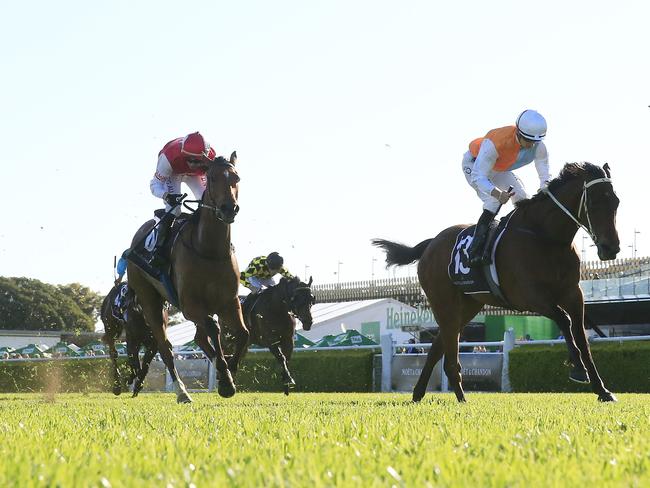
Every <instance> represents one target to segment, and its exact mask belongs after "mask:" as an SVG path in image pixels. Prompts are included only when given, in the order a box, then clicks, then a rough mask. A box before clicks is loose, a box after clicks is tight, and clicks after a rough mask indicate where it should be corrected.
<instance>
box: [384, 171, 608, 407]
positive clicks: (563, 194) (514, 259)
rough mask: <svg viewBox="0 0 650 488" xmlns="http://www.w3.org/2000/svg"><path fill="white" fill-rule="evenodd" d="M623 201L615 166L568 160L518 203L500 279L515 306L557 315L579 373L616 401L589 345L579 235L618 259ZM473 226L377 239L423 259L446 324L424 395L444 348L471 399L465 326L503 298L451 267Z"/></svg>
mask: <svg viewBox="0 0 650 488" xmlns="http://www.w3.org/2000/svg"><path fill="white" fill-rule="evenodd" d="M618 204H619V199H618V197H617V196H616V194H615V193H614V188H613V186H612V182H611V179H610V173H609V167H608V166H607V165H605V166H604V167H603V168H601V167H599V166H595V165H593V164H590V163H569V164H566V165H565V166H564V168H563V169H562V172H561V173H560V175H559V176H558V177H557V178H555V179H554V180H553V181H551V182H550V184H549V185H548V187H547V188H546V189H545V190H544V191H541V192H539V193H538V194H536V195H535V196H534V197H532V198H530V199H528V200H522V201H520V202H518V203H517V205H516V209H515V210H514V213H513V214H512V216H511V218H510V221H509V224H508V229H507V231H506V232H505V233H504V234H503V236H502V238H501V241H500V243H499V245H498V247H497V249H496V265H497V271H498V276H499V282H500V285H501V290H502V292H503V294H504V296H505V298H506V299H507V301H508V302H509V303H510V306H511V307H512V308H513V309H514V310H521V311H524V310H526V311H530V312H535V313H538V314H540V315H543V316H546V317H548V318H550V319H552V320H554V321H555V323H556V324H557V325H558V326H559V327H560V329H561V330H562V333H563V335H564V338H565V340H566V343H567V346H568V348H569V354H570V357H571V362H572V363H573V371H572V372H571V378H573V379H575V380H577V381H580V380H581V379H583V380H584V381H590V382H591V387H592V389H593V391H594V392H595V393H596V394H597V395H598V399H599V400H601V401H616V397H615V396H614V395H613V394H612V393H610V392H609V391H608V390H607V388H605V386H604V384H603V381H602V379H601V378H600V376H599V375H598V371H597V370H596V366H595V365H594V361H593V359H592V357H591V351H590V350H589V343H588V342H587V338H586V335H585V329H584V322H583V319H584V300H583V295H582V291H581V289H580V286H579V284H578V283H579V280H580V259H579V257H578V253H577V252H576V250H575V247H574V246H573V238H574V236H575V234H576V232H577V230H578V227H583V228H584V229H585V230H586V231H587V232H588V233H589V235H590V236H591V237H592V239H593V241H594V243H595V244H596V246H597V248H598V257H599V258H600V259H602V260H609V259H614V258H615V257H616V255H617V254H618V252H619V251H620V248H619V239H618V233H617V231H616V210H617V208H618ZM466 227H467V226H465V225H457V226H454V227H449V228H447V229H445V230H443V231H442V232H441V233H440V234H438V235H437V236H436V237H435V238H433V239H427V240H425V241H423V242H421V243H419V244H418V245H417V246H415V247H413V248H411V247H408V246H405V245H402V244H398V243H394V242H390V241H385V240H382V239H375V240H374V241H373V243H374V244H375V245H377V246H379V247H381V248H383V249H384V250H385V251H386V252H387V256H386V262H387V265H388V266H391V265H404V264H409V263H412V262H414V261H417V260H419V264H418V277H419V280H420V284H421V286H422V288H423V290H424V292H425V294H426V295H427V298H428V299H429V303H430V305H431V309H432V311H433V313H434V315H435V317H436V320H437V322H438V324H439V327H440V332H439V334H438V336H437V337H436V339H435V341H434V343H433V344H432V346H431V349H430V350H429V354H428V356H427V360H426V364H425V366H424V368H423V369H422V373H421V374H420V378H419V380H418V382H417V384H416V385H415V388H414V390H413V400H414V401H416V402H417V401H420V400H421V399H422V397H423V396H424V393H425V390H426V386H427V383H428V381H429V378H430V376H431V372H432V370H433V367H434V366H435V365H436V363H437V362H438V361H439V360H440V358H441V357H442V355H443V354H444V356H445V361H444V370H445V373H446V375H447V377H448V378H449V382H450V384H451V385H452V386H453V389H454V393H455V394H456V398H457V399H458V401H461V402H463V401H465V394H464V392H463V387H462V385H461V376H460V363H459V359H458V338H459V334H460V331H461V329H462V328H463V327H464V326H465V324H466V323H467V322H469V321H470V320H471V319H472V317H474V316H475V315H476V314H477V313H478V312H479V311H480V310H481V308H482V307H483V305H485V304H489V305H500V303H499V300H498V299H496V298H494V297H493V296H492V295H466V294H463V293H462V292H461V291H460V290H459V289H458V288H456V287H455V286H454V285H453V284H452V282H451V280H450V278H449V276H448V274H447V265H448V264H449V259H450V256H451V253H452V248H453V247H454V244H455V239H456V237H457V235H458V234H459V233H460V232H461V231H462V230H463V229H464V228H466ZM585 367H586V371H585Z"/></svg>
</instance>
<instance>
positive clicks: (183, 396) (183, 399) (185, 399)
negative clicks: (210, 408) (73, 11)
mask: <svg viewBox="0 0 650 488" xmlns="http://www.w3.org/2000/svg"><path fill="white" fill-rule="evenodd" d="M176 403H192V397H190V395H189V393H179V394H178V395H177V396H176Z"/></svg>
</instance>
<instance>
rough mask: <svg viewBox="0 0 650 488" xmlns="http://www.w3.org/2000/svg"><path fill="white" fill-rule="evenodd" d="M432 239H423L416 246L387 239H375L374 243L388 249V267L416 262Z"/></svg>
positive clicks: (385, 249)
mask: <svg viewBox="0 0 650 488" xmlns="http://www.w3.org/2000/svg"><path fill="white" fill-rule="evenodd" d="M432 240H433V239H427V240H425V241H422V242H420V243H419V244H418V245H417V246H415V247H409V246H405V245H404V244H400V243H399V242H391V241H387V240H385V239H373V240H372V244H373V246H377V247H380V248H382V249H383V250H384V251H386V267H388V266H402V265H404V264H411V263H414V262H415V261H417V260H418V259H420V258H421V257H422V254H424V250H425V249H426V248H427V246H428V245H429V243H430V242H431V241H432Z"/></svg>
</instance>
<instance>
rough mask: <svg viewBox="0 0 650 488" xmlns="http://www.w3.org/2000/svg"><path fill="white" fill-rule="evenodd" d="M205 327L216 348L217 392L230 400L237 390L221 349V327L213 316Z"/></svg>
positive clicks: (205, 323) (213, 360) (208, 319)
mask: <svg viewBox="0 0 650 488" xmlns="http://www.w3.org/2000/svg"><path fill="white" fill-rule="evenodd" d="M203 326H204V327H205V330H206V331H207V333H208V336H209V337H210V340H211V341H212V344H213V346H214V351H215V356H214V358H213V359H212V362H213V364H214V367H215V369H216V370H217V392H218V393H219V395H220V396H222V397H224V398H230V397H231V396H233V395H234V394H235V392H236V391H237V390H236V388H235V382H234V381H233V379H232V375H231V374H230V370H229V369H228V363H227V362H226V359H225V358H224V357H223V349H222V348H221V327H220V326H219V323H218V322H217V321H216V320H214V319H213V318H212V317H211V316H208V317H206V319H205V322H204V324H203ZM197 328H198V326H197Z"/></svg>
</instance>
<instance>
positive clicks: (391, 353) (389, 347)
mask: <svg viewBox="0 0 650 488" xmlns="http://www.w3.org/2000/svg"><path fill="white" fill-rule="evenodd" d="M648 340H650V335H642V336H624V337H591V338H589V342H619V343H622V342H631V341H648ZM381 341H382V342H381V344H382V382H381V390H382V391H392V363H393V358H394V357H395V356H414V357H417V356H424V355H426V353H424V352H411V353H408V352H399V351H400V350H404V349H406V350H413V349H422V350H424V349H430V348H431V343H426V342H424V343H423V342H418V343H413V344H411V343H405V344H393V342H392V340H391V336H390V335H384V336H382V338H381ZM565 343H566V342H565V340H564V339H550V340H534V341H517V340H515V339H514V330H513V329H508V330H507V331H506V332H505V333H504V335H503V341H480V342H460V343H459V344H458V346H459V348H462V347H477V346H483V347H498V348H500V349H501V351H500V352H489V351H485V352H475V353H474V352H471V353H462V354H475V355H477V357H481V356H486V355H490V354H492V355H494V354H498V355H502V356H503V363H502V370H501V391H506V392H507V391H511V388H510V375H509V352H510V351H511V350H512V349H513V348H514V347H515V346H534V345H555V344H565ZM441 361H443V359H441ZM441 380H442V391H447V376H446V375H445V373H444V370H443V371H441Z"/></svg>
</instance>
